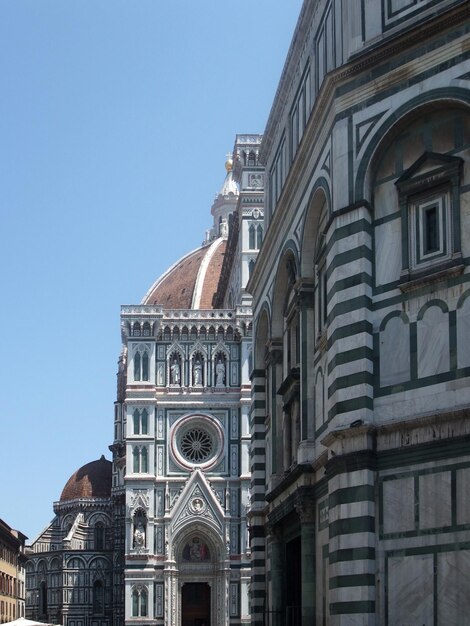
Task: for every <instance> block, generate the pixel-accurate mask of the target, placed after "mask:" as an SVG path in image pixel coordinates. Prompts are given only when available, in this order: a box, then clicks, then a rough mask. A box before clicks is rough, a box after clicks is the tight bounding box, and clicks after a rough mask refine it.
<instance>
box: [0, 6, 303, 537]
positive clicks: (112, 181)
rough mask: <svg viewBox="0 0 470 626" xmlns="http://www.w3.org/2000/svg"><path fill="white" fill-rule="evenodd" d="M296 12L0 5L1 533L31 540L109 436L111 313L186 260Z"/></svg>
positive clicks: (269, 93) (115, 325) (267, 96)
mask: <svg viewBox="0 0 470 626" xmlns="http://www.w3.org/2000/svg"><path fill="white" fill-rule="evenodd" d="M300 7H301V0H237V1H236V2H222V1H221V0H198V1H196V0H98V1H97V0H67V1H64V0H28V1H26V0H2V2H1V3H0V81H1V97H0V215H1V236H2V241H1V246H0V255H1V258H0V262H1V269H2V273H1V289H2V304H1V308H0V311H1V328H2V356H1V368H2V369H1V382H2V386H1V389H2V407H1V416H2V417H1V422H2V423H1V428H0V443H1V447H0V449H1V452H0V518H3V519H4V520H5V521H6V522H7V523H8V524H10V526H13V527H14V528H17V529H19V530H21V531H22V532H24V533H25V534H26V535H28V536H29V538H30V540H33V539H34V538H35V537H36V536H37V534H38V533H39V532H40V531H41V530H42V529H43V528H44V527H45V526H46V525H47V524H48V522H49V521H50V520H51V519H52V517H53V511H52V503H53V502H54V501H56V500H58V499H59V497H60V493H61V491H62V488H63V486H64V485H65V483H66V481H67V479H68V478H69V476H70V475H71V474H72V473H73V472H74V471H75V470H76V469H78V468H79V467H81V466H82V465H84V464H85V463H87V462H89V461H92V460H95V459H97V458H99V457H100V456H101V454H105V455H106V457H107V458H111V455H110V453H109V451H108V445H109V444H110V443H111V440H112V436H113V402H114V400H115V392H116V369H117V358H118V355H119V351H120V321H119V312H120V308H119V307H120V305H121V304H133V303H137V302H140V300H141V298H142V297H143V295H144V294H145V292H146V291H147V289H148V288H149V286H150V285H151V284H152V283H153V281H154V280H155V279H156V278H157V277H158V276H159V275H160V274H161V273H162V272H163V271H164V270H165V269H166V268H167V267H168V266H169V265H171V264H172V263H173V262H174V261H176V260H177V259H178V258H179V257H181V256H182V255H183V254H184V253H186V252H188V251H189V250H192V249H194V248H195V247H197V246H198V245H200V243H201V241H202V238H203V235H204V231H205V229H206V228H207V227H209V226H210V225H211V216H210V206H211V203H212V200H213V198H214V195H215V193H216V192H217V191H218V189H219V188H220V186H221V184H222V182H223V179H224V175H225V170H224V161H225V155H226V153H227V152H228V151H230V150H231V148H232V147H233V142H234V138H235V134H236V133H250V132H263V130H264V126H265V124H266V121H267V118H268V115H269V110H270V106H271V103H272V100H273V97H274V94H275V91H276V88H277V83H278V80H279V77H280V74H281V70H282V67H283V64H284V59H285V56H286V52H287V50H288V47H289V44H290V40H291V37H292V33H293V30H294V27H295V24H296V21H297V16H298V14H299V11H300Z"/></svg>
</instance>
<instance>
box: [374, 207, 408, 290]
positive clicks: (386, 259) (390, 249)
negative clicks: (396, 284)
mask: <svg viewBox="0 0 470 626" xmlns="http://www.w3.org/2000/svg"><path fill="white" fill-rule="evenodd" d="M375 261H376V266H375V283H376V285H377V286H378V285H385V284H387V283H391V282H393V281H396V280H399V278H400V272H401V265H402V259H401V221H400V220H399V219H396V220H393V221H391V222H387V223H386V224H382V225H381V226H377V228H376V229H375Z"/></svg>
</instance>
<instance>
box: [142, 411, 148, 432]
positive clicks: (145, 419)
mask: <svg viewBox="0 0 470 626" xmlns="http://www.w3.org/2000/svg"><path fill="white" fill-rule="evenodd" d="M148 424H149V418H148V412H147V409H143V410H142V416H141V429H140V430H141V433H142V435H147V434H148V431H149V425H148Z"/></svg>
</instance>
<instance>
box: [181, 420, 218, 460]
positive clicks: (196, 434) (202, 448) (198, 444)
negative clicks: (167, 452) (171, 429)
mask: <svg viewBox="0 0 470 626" xmlns="http://www.w3.org/2000/svg"><path fill="white" fill-rule="evenodd" d="M180 448H181V452H182V454H183V456H184V457H185V459H187V460H188V461H192V462H193V463H203V462H204V461H206V460H207V459H208V458H210V456H211V455H212V450H213V444H212V438H211V436H210V435H209V433H208V432H207V431H206V430H204V429H203V428H191V430H188V431H187V432H186V433H185V434H184V435H183V437H181V444H180Z"/></svg>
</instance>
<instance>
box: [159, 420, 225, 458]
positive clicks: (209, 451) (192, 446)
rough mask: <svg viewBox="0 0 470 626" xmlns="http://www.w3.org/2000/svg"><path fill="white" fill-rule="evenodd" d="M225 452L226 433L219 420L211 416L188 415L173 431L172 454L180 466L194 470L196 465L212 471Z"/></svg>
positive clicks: (174, 426)
mask: <svg viewBox="0 0 470 626" xmlns="http://www.w3.org/2000/svg"><path fill="white" fill-rule="evenodd" d="M223 451H224V432H223V428H222V425H221V424H220V422H219V421H218V420H216V419H215V418H213V417H212V416H210V415H201V414H197V415H194V414H193V415H186V416H184V417H182V418H181V419H179V420H178V421H177V422H176V423H175V424H174V425H173V428H172V431H171V454H172V457H173V459H174V461H176V463H177V464H178V465H180V466H181V467H184V468H185V469H192V468H193V467H194V466H195V465H197V466H199V467H201V468H202V469H206V470H207V469H211V468H213V467H215V466H216V465H217V463H218V462H219V461H220V459H221V458H222V455H223Z"/></svg>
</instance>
